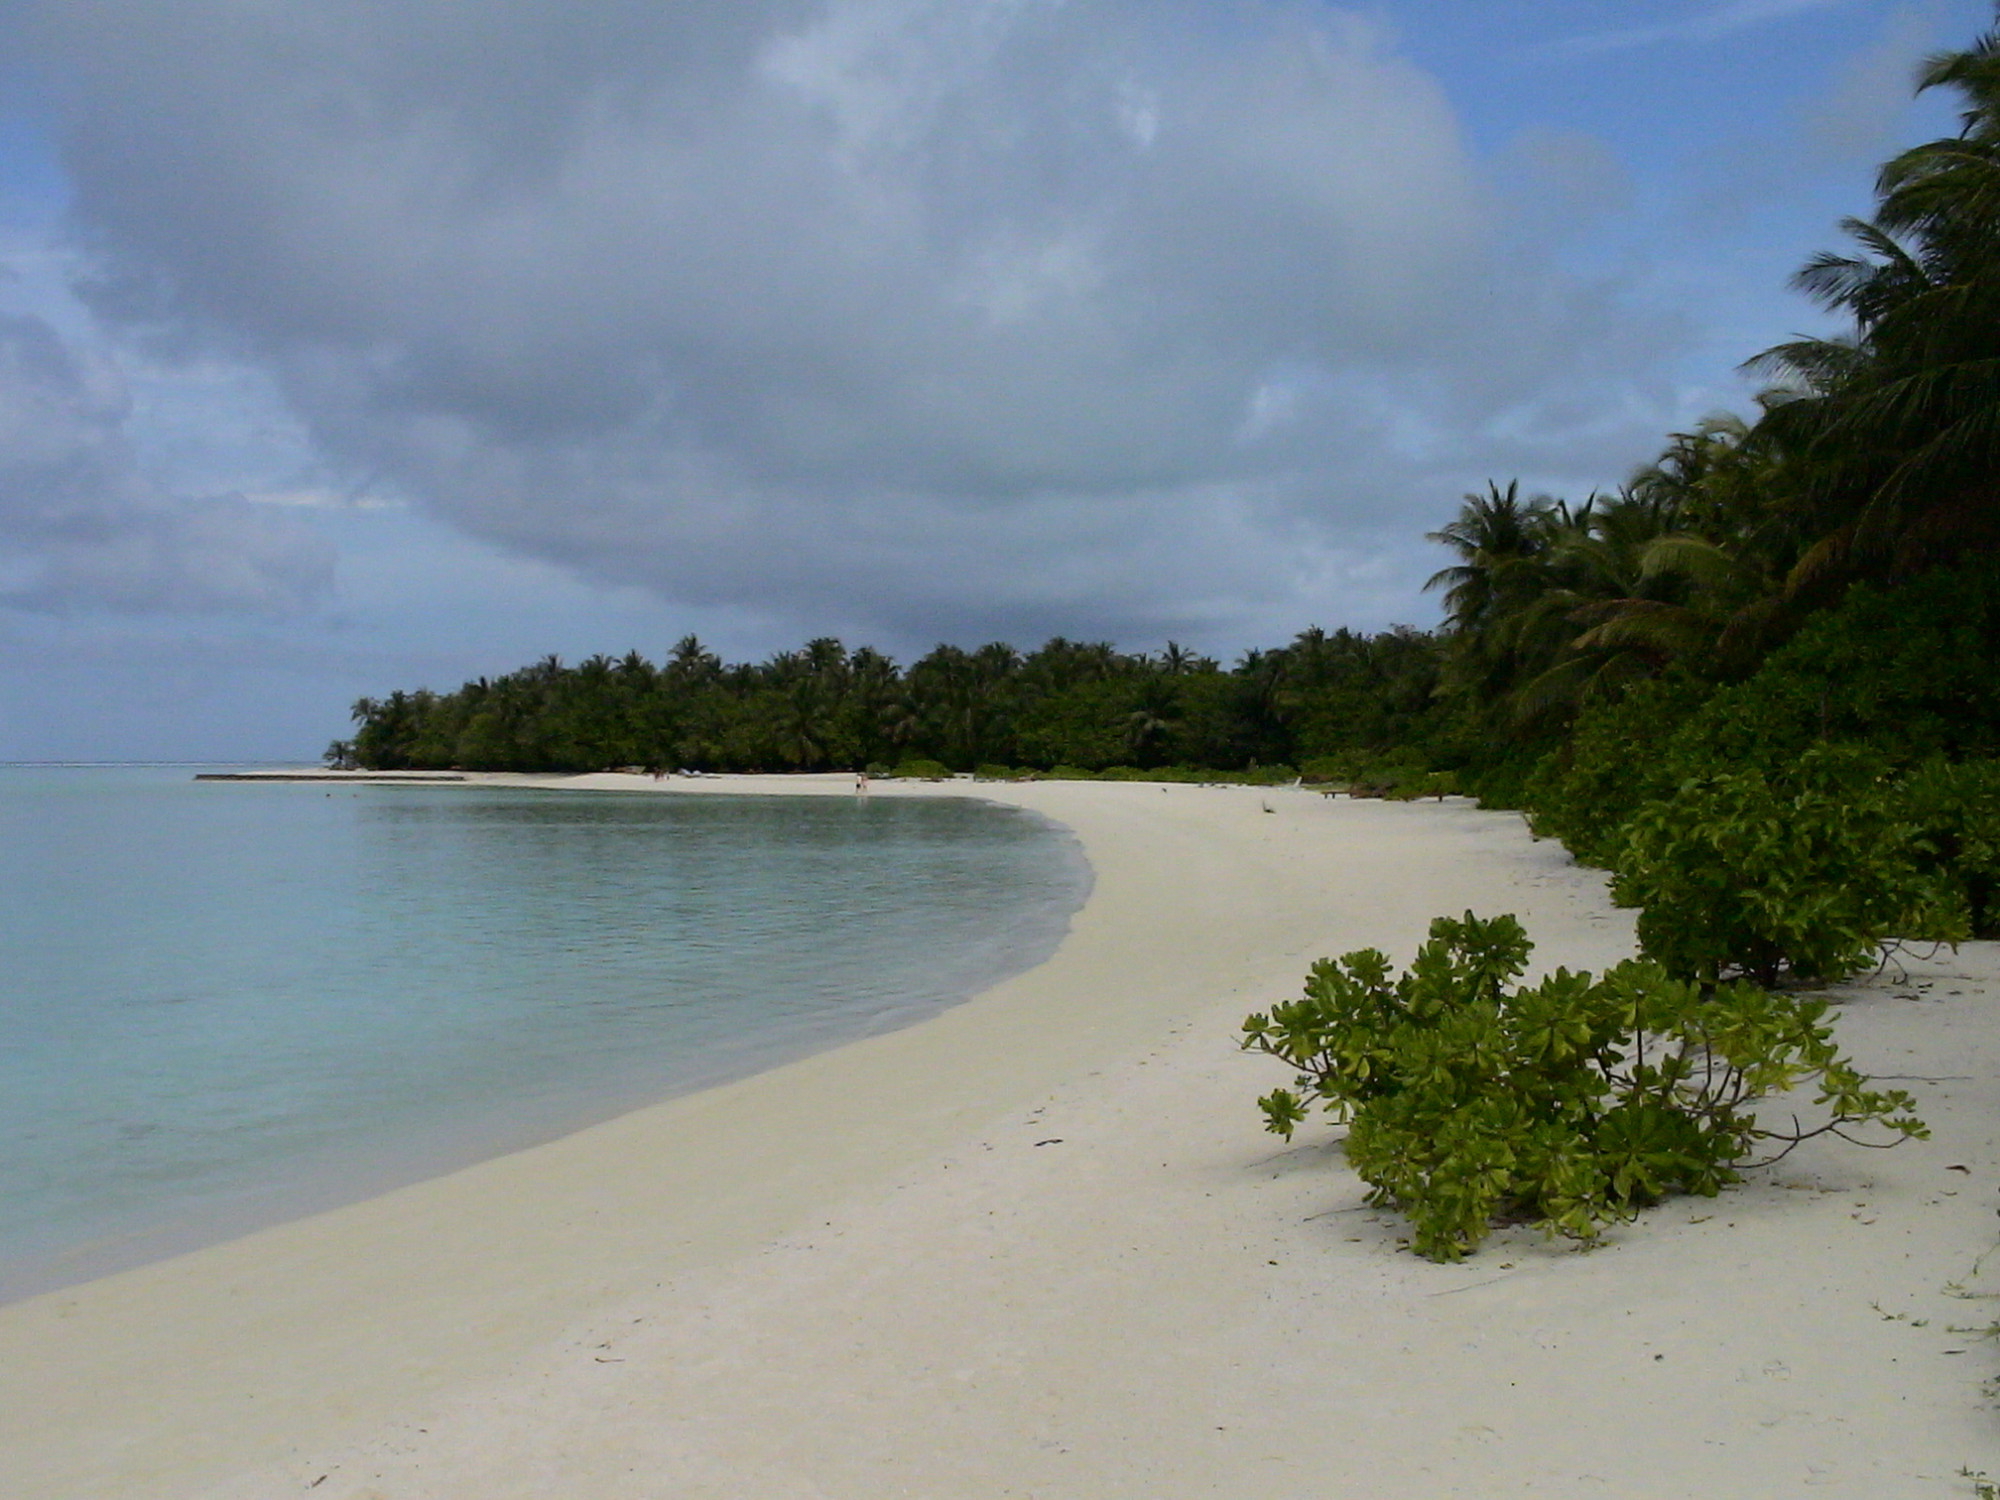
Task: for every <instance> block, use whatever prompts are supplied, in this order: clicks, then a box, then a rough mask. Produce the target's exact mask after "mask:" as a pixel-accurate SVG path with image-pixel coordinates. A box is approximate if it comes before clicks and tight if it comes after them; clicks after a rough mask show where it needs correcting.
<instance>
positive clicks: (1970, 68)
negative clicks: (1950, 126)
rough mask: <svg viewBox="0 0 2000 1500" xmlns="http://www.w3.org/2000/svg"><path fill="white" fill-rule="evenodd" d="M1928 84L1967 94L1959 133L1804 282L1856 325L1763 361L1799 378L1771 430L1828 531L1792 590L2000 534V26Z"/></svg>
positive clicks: (1912, 156) (1852, 223) (1886, 182)
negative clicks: (1795, 461)
mask: <svg viewBox="0 0 2000 1500" xmlns="http://www.w3.org/2000/svg"><path fill="white" fill-rule="evenodd" d="M1919 88H1920V89H1931V88H1951V89H1954V90H1956V91H1957V92H1958V93H1959V95H1960V97H1961V100H1962V101H1963V103H1964V105H1965V108H1964V111H1963V114H1962V120H1963V129H1962V130H1961V132H1960V134H1959V135H1958V136H1956V137H1949V138H1946V139H1942V140H1937V141H1931V142H1928V143H1926V144H1924V145H1921V146H1917V147H1914V148H1912V149H1911V150H1909V151H1906V152H1904V153H1903V154H1902V155H1900V156H1898V157H1896V158H1895V159H1894V160H1892V161H1890V162H1889V163H1888V164H1887V165H1886V166H1885V167H1884V168H1883V169H1882V171H1881V173H1880V175H1879V178H1878V181H1877V198H1878V204H1877V215H1876V218H1875V219H1874V220H1873V221H1868V220H1860V219H1850V220H1848V221H1847V222H1846V224H1845V226H1844V227H1845V228H1846V230H1847V231H1848V233H1849V235H1850V236H1851V237H1852V238H1853V239H1854V240H1855V241H1856V243H1857V246H1858V249H1857V251H1855V252H1853V253H1849V254H1836V253H1826V254H1822V255H1819V256H1815V257H1814V258H1813V259H1812V260H1811V261H1809V262H1807V264H1806V266H1805V267H1804V269H1802V270H1801V271H1800V272H1799V274H1798V276H1797V277H1796V278H1795V282H1796V284H1797V285H1798V287H1799V288H1800V289H1801V290H1803V291H1804V292H1805V293H1806V294H1807V295H1808V296H1810V297H1812V298H1813V299H1814V300H1815V301H1817V302H1819V303H1820V304H1821V305H1822V306H1824V307H1826V308H1828V309H1829V310H1832V311H1837V312H1844V313H1846V314H1848V315H1849V316H1850V317H1852V319H1853V332H1852V334H1851V335H1848V336H1846V337H1841V338H1832V339H1798V340H1794V341H1792V342H1790V343H1787V344H1781V345H1779V346H1778V347H1777V348H1775V349H1771V350H1767V351H1766V352H1765V353H1764V354H1762V355H1759V356H1758V357H1757V358H1756V359H1755V360H1753V361H1751V362H1750V368H1753V369H1757V370H1760V371H1765V372H1769V373H1772V374H1775V375H1777V376H1778V377H1780V378H1781V379H1783V380H1784V381H1785V382H1786V386H1785V387H1784V388H1783V389H1781V390H1780V391H1778V392H1776V393H1774V397H1773V399H1772V402H1771V406H1770V409H1769V411H1768V413H1767V415H1766V418H1765V424H1766V425H1768V426H1769V427H1771V428H1772V429H1773V430H1774V431H1775V432H1776V433H1777V434H1778V435H1779V436H1780V437H1781V438H1782V439H1783V440H1784V442H1785V445H1786V446H1787V447H1788V448H1790V449H1792V450H1793V451H1795V453H1796V454H1797V456H1798V458H1799V459H1800V471H1799V472H1800V478H1801V485H1800V489H1799V502H1800V504H1801V505H1802V507H1803V509H1804V511H1805V513H1806V515H1807V518H1808V519H1809V520H1810V521H1811V522H1812V523H1813V524H1814V529H1815V531H1816V534H1817V539H1816V540H1815V541H1814V543H1813V545H1811V546H1810V547H1808V548H1807V549H1806V551H1805V552H1804V554H1803V555H1802V556H1801V557H1800V559H1799V561H1798V563H1797V564H1796V566H1795V567H1794V568H1793V570H1792V574H1791V577H1790V579H1789V580H1788V588H1789V589H1790V591H1791V592H1793V593H1795V594H1797V593H1800V592H1802V591H1804V590H1807V589H1809V588H1813V587H1815V586H1817V585H1821V584H1838V583H1839V582H1840V581H1842V580H1844V579H1845V578H1848V577H1852V576H1855V575H1857V574H1860V573H1866V572H1887V573H1891V574H1895V573H1902V572H1909V571H1913V570H1916V569H1919V568H1922V567H1925V566H1929V565H1931V564H1933V563H1936V562H1939V561H1943V560H1945V559H1947V558H1949V557H1951V556H1953V555H1955V554H1956V553H1958V552H1960V551H1962V550H1964V549H1965V548H1967V547H1975V548H1980V549H1984V550H1990V549H1992V548H1994V547H1995V546H1996V545H2000V29H1996V30H1994V31H1989V32H1987V33H1986V34H1985V35H1983V36H1981V37H1980V38H1979V39H1978V40H1977V41H1976V42H1975V43H1974V45H1973V46H1972V47H1971V48H1969V49H1967V50H1965V51H1963V52H1953V53H1946V54H1943V55H1941V56H1939V57H1936V58H1933V59H1932V60H1931V61H1930V62H1929V63H1928V64H1927V65H1926V67H1925V70H1924V72H1923V74H1922V75H1921V76H1920V78H1919Z"/></svg>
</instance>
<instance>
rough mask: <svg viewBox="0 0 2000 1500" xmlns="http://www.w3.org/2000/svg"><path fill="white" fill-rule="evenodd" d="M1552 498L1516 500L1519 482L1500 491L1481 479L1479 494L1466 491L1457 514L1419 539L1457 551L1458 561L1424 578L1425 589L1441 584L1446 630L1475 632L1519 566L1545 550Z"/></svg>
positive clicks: (1491, 610)
mask: <svg viewBox="0 0 2000 1500" xmlns="http://www.w3.org/2000/svg"><path fill="white" fill-rule="evenodd" d="M1553 510H1554V502H1552V501H1551V500H1550V499H1549V498H1548V497H1547V496H1545V495H1537V496H1535V497H1534V498H1533V499H1530V500H1525V501H1524V500H1522V499H1521V484H1520V481H1519V480H1509V481H1508V484H1507V488H1506V489H1504V490H1503V489H1501V488H1500V486H1499V485H1497V484H1495V483H1494V482H1493V481H1492V480H1490V479H1489V480H1488V481H1487V482H1486V493H1485V494H1483V495H1474V494H1468V495H1467V496H1466V497H1465V503H1464V504H1463V505H1462V506H1460V508H1459V512H1458V516H1457V518H1456V519H1454V520H1453V521H1451V522H1450V523H1449V524H1448V525H1446V526H1444V527H1443V528H1442V529H1440V530H1437V531H1432V532H1428V533H1426V534H1425V537H1424V540H1425V541H1429V542H1438V543H1440V544H1442V545H1443V546H1446V547H1449V548H1451V550H1452V551H1454V552H1456V553H1457V554H1458V557H1459V561H1458V562H1456V563H1455V564H1453V565H1452V566H1451V567H1448V568H1440V569H1438V571H1437V572H1435V573H1433V574H1431V576H1430V577H1429V578H1428V579H1426V580H1425V582H1424V588H1425V589H1426V590H1430V589H1435V588H1442V589H1443V590H1444V591H1445V593H1444V612H1445V622H1446V628H1447V629H1448V630H1450V631H1452V632H1454V633H1467V632H1472V633H1476V632H1477V631H1478V630H1479V629H1480V628H1481V627H1482V626H1483V625H1484V624H1486V623H1487V622H1488V619H1489V617H1490V616H1491V615H1492V613H1493V612H1494V611H1495V610H1496V609H1497V608H1499V607H1500V606H1501V602H1502V600H1503V599H1504V598H1505V597H1506V596H1507V595H1508V593H1509V592H1510V589H1511V586H1512V584H1513V581H1514V579H1515V578H1516V577H1517V576H1518V575H1519V574H1520V573H1521V571H1522V569H1523V566H1524V565H1525V564H1528V563H1530V562H1532V561H1533V560H1534V559H1535V558H1537V557H1539V556H1541V554H1542V553H1543V552H1544V551H1545V550H1546V549H1547V546H1548V540H1549V520H1550V516H1551V513H1552V511H1553Z"/></svg>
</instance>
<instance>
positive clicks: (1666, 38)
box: [1538, 0, 1852, 56]
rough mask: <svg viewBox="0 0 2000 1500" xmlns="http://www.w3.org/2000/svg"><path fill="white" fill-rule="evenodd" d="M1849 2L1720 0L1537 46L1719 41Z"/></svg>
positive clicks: (1566, 48) (1572, 51) (1592, 48)
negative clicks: (1660, 18)
mask: <svg viewBox="0 0 2000 1500" xmlns="http://www.w3.org/2000/svg"><path fill="white" fill-rule="evenodd" d="M1850 3H1852V0H1721V3H1719V4H1713V5H1708V6H1705V7H1703V8H1702V9H1700V10H1698V11H1696V12H1695V13H1694V14H1693V15H1690V16H1681V17H1678V18H1676V19H1674V20H1671V21H1663V22H1659V23H1656V24H1653V25H1646V26H1621V27H1615V28H1612V29H1610V30H1605V31H1593V32H1585V33H1582V34H1580V35H1576V36H1570V37H1565V38H1563V39H1562V40H1560V41H1557V42H1551V43H1548V44H1547V45H1545V46H1544V47H1542V48H1540V49H1538V50H1540V51H1542V52H1544V53H1546V54H1549V55H1567V56H1577V55H1587V54H1590V53H1598V52H1623V51H1627V50H1629V49H1631V48H1634V47H1655V46H1659V45H1660V44H1662V43H1669V42H1685V43H1697V44H1700V43H1708V42H1719V41H1722V40H1723V39H1724V38H1726V37H1731V36H1735V35H1737V34H1738V33H1739V32H1744V31H1751V30H1754V29H1756V28H1757V27H1759V26H1768V25H1771V24H1772V23H1773V22H1778V21H1789V20H1792V19H1793V18H1794V17H1797V16H1803V15H1809V14H1811V13H1813V12H1815V11H1824V10H1833V9H1837V8H1839V7H1841V6H1844V5H1847V4H1850Z"/></svg>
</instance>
